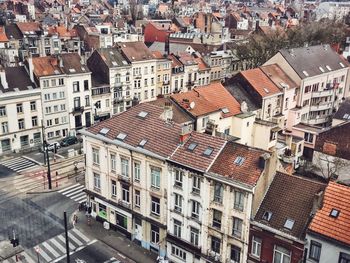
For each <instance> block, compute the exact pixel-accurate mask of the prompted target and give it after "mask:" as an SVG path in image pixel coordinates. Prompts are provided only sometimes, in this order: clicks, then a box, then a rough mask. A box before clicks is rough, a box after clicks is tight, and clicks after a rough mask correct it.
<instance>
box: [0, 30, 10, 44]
mask: <svg viewBox="0 0 350 263" xmlns="http://www.w3.org/2000/svg"><path fill="white" fill-rule="evenodd" d="M8 41H9V40H8V38H7V36H6V33H5V29H4V27H0V42H8Z"/></svg>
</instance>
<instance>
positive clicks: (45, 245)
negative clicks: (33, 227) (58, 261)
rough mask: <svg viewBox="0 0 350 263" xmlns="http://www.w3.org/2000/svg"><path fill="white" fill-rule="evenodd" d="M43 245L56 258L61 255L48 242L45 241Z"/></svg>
mask: <svg viewBox="0 0 350 263" xmlns="http://www.w3.org/2000/svg"><path fill="white" fill-rule="evenodd" d="M41 245H42V246H44V247H45V248H46V249H47V250H48V251H49V252H50V253H51V254H52V255H54V256H55V258H58V257H59V256H60V254H58V253H57V252H56V251H55V250H54V249H53V248H52V247H51V246H50V245H49V244H48V243H47V242H44V243H42V244H41Z"/></svg>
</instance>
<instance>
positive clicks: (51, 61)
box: [33, 56, 62, 77]
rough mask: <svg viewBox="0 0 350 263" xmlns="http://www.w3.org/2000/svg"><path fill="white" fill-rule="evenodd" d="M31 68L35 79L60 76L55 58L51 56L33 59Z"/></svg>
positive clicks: (60, 72)
mask: <svg viewBox="0 0 350 263" xmlns="http://www.w3.org/2000/svg"><path fill="white" fill-rule="evenodd" d="M33 66H34V74H35V75H36V76H37V77H42V76H50V75H55V74H62V71H61V69H60V68H59V66H58V60H57V58H54V57H51V56H46V57H33Z"/></svg>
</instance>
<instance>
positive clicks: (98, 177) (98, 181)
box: [94, 173, 101, 191]
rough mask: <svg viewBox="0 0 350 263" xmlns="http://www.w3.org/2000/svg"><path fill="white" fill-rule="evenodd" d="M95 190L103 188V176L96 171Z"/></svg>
mask: <svg viewBox="0 0 350 263" xmlns="http://www.w3.org/2000/svg"><path fill="white" fill-rule="evenodd" d="M94 190H95V191H100V190H101V178H100V175H99V174H97V173H94Z"/></svg>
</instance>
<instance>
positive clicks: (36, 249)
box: [35, 247, 40, 263]
mask: <svg viewBox="0 0 350 263" xmlns="http://www.w3.org/2000/svg"><path fill="white" fill-rule="evenodd" d="M35 252H36V255H37V257H38V263H40V259H39V252H40V248H39V247H35Z"/></svg>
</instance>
